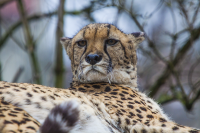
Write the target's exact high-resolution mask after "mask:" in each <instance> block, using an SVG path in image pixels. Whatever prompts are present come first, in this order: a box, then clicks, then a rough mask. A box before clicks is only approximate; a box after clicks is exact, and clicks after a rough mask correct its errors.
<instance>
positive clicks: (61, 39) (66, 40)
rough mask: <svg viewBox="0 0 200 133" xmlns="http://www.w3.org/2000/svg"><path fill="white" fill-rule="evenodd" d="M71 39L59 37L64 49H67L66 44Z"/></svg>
mask: <svg viewBox="0 0 200 133" xmlns="http://www.w3.org/2000/svg"><path fill="white" fill-rule="evenodd" d="M71 40H72V39H71V38H68V37H62V38H60V43H61V44H62V45H63V47H64V48H65V49H67V47H68V45H69V44H70V43H69V42H70V41H71Z"/></svg>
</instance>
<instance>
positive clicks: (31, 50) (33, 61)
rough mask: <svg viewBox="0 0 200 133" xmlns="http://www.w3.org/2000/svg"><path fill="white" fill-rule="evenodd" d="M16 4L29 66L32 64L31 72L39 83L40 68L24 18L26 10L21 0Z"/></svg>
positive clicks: (29, 30)
mask: <svg viewBox="0 0 200 133" xmlns="http://www.w3.org/2000/svg"><path fill="white" fill-rule="evenodd" d="M17 5H18V10H19V13H20V17H21V20H22V23H23V26H24V36H25V39H26V43H27V44H26V46H27V50H28V54H29V57H30V60H31V64H32V65H31V66H32V69H33V70H32V74H33V75H34V80H35V82H36V83H37V84H41V83H42V81H41V76H40V68H39V63H38V60H37V57H36V55H35V43H34V40H33V36H32V35H31V29H30V27H29V24H28V21H27V19H26V11H25V9H24V4H23V2H22V0H18V1H17Z"/></svg>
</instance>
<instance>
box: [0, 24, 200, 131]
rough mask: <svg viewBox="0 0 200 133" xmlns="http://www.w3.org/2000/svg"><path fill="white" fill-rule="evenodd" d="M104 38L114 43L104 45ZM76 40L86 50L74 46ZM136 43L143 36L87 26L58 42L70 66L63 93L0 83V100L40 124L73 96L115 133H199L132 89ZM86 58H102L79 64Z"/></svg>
mask: <svg viewBox="0 0 200 133" xmlns="http://www.w3.org/2000/svg"><path fill="white" fill-rule="evenodd" d="M107 39H115V40H118V42H117V43H116V44H115V45H112V46H108V45H107V46H106V44H105V42H106V40H107ZM80 40H84V41H86V42H87V44H86V46H84V47H80V46H78V45H77V43H78V41H80ZM142 40H144V34H143V33H141V34H135V35H134V34H125V33H123V32H121V31H120V30H118V29H117V28H116V27H115V26H113V25H110V24H90V25H87V26H86V27H84V28H83V29H82V30H80V31H79V33H78V34H77V35H76V36H75V37H74V38H73V39H70V38H62V39H61V43H62V44H63V46H64V47H65V49H66V51H67V54H68V55H69V58H70V59H71V63H72V64H71V66H72V72H73V82H72V85H71V87H70V88H69V89H57V88H50V87H46V86H42V85H35V84H26V83H20V84H19V83H6V82H0V88H1V90H0V91H1V95H0V98H2V99H4V100H5V101H9V102H10V103H12V104H14V105H16V106H17V105H18V106H19V107H21V108H22V109H24V110H25V111H27V112H28V113H29V114H31V116H33V118H35V119H36V120H38V121H39V122H41V123H42V122H43V121H44V119H45V118H46V116H47V115H48V113H49V111H50V110H51V109H52V108H53V107H55V106H56V105H58V104H60V103H62V102H63V101H66V100H71V99H74V98H75V99H77V101H79V103H81V104H82V105H87V106H86V108H85V109H86V111H88V112H87V113H88V114H93V115H96V116H98V118H99V120H101V122H102V124H103V125H105V126H107V127H109V129H110V130H112V132H115V133H117V132H130V133H173V132H174V133H200V131H199V130H196V129H193V128H190V127H186V126H181V125H178V124H176V123H174V122H173V121H171V120H170V119H169V118H168V117H167V116H166V115H165V114H164V113H163V111H162V109H161V108H160V107H159V105H158V104H157V103H156V102H155V101H153V100H152V99H151V98H148V97H147V96H146V95H145V94H144V93H141V92H139V91H138V88H137V69H136V60H137V57H136V48H137V47H138V44H139V43H140V42H141V41H142ZM106 51H107V52H106ZM88 54H99V55H101V56H102V60H101V61H100V62H98V63H96V64H95V65H93V66H91V65H90V64H89V63H87V62H86V60H85V57H86V56H87V55H88ZM87 108H88V110H87ZM91 128H93V127H91Z"/></svg>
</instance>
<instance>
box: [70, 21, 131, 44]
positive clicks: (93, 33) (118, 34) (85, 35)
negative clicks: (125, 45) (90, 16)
mask: <svg viewBox="0 0 200 133" xmlns="http://www.w3.org/2000/svg"><path fill="white" fill-rule="evenodd" d="M122 37H124V38H127V37H126V34H125V33H123V32H122V31H120V30H119V29H117V28H116V27H115V26H114V25H111V24H89V25H87V26H85V27H84V28H82V29H81V30H80V32H79V33H77V35H76V36H75V37H74V38H73V40H74V41H77V40H83V39H96V38H98V39H105V38H115V39H121V38H122ZM127 39H128V38H127ZM72 43H73V42H72Z"/></svg>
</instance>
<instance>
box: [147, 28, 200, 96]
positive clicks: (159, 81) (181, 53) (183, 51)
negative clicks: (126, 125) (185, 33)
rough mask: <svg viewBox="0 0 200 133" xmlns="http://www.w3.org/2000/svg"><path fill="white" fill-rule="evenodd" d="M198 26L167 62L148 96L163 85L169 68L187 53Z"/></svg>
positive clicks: (197, 35)
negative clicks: (170, 60)
mask: <svg viewBox="0 0 200 133" xmlns="http://www.w3.org/2000/svg"><path fill="white" fill-rule="evenodd" d="M199 30H200V27H199V28H197V29H195V30H193V31H192V33H191V36H190V38H189V39H188V41H187V42H186V43H185V44H184V45H183V47H181V48H180V49H179V51H178V53H177V54H176V56H175V58H174V59H173V61H172V62H169V64H168V65H167V67H166V68H165V70H164V72H163V74H162V75H161V76H160V77H158V79H157V80H156V81H157V82H155V83H154V84H153V85H152V87H151V88H150V93H149V96H150V97H153V96H154V95H155V94H156V93H157V91H158V90H159V88H160V87H161V86H162V85H164V83H165V81H166V80H167V79H168V77H169V76H170V70H172V69H173V68H174V67H175V66H176V65H177V64H178V63H179V62H180V61H181V60H182V59H183V58H184V56H185V54H186V53H187V51H188V50H189V49H190V48H191V46H192V45H193V43H191V40H194V41H195V40H197V39H198V37H199V35H200V32H199Z"/></svg>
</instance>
